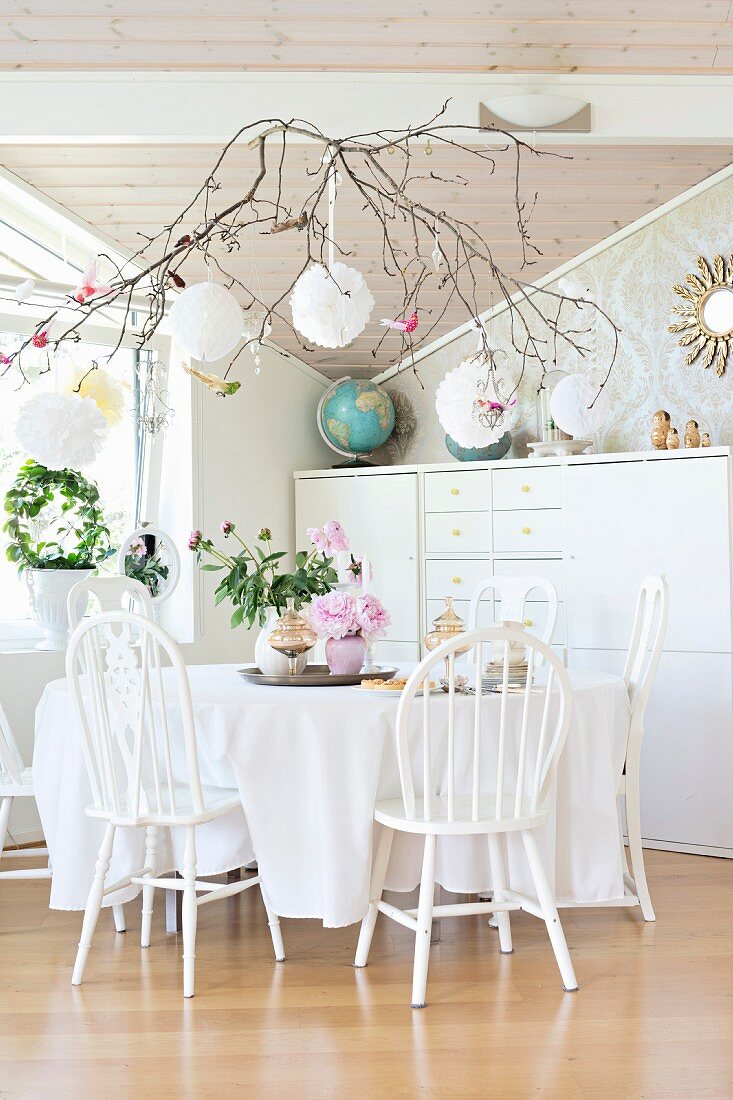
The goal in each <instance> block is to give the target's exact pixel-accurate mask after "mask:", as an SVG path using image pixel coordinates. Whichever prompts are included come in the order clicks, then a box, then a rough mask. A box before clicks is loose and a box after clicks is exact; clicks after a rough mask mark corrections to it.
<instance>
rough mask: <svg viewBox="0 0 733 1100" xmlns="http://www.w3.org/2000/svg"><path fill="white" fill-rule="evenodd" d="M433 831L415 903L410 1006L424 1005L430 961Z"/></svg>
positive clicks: (427, 839)
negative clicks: (415, 915) (415, 916)
mask: <svg viewBox="0 0 733 1100" xmlns="http://www.w3.org/2000/svg"><path fill="white" fill-rule="evenodd" d="M436 841H437V837H436V835H435V833H428V835H427V836H426V837H425V849H424V851H423V859H422V878H421V879H420V900H419V901H418V903H417V933H416V936H415V963H414V966H413V970H412V1007H413V1008H424V1007H425V988H426V986H427V984H428V963H429V961H430V931H431V928H432V924H433V886H434V885H435V845H436Z"/></svg>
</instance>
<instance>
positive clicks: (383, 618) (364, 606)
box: [355, 592, 392, 638]
mask: <svg viewBox="0 0 733 1100" xmlns="http://www.w3.org/2000/svg"><path fill="white" fill-rule="evenodd" d="M355 615H356V621H357V623H358V624H359V628H360V630H361V632H362V634H363V635H364V636H365V637H367V638H382V637H383V636H384V634H385V633H386V630H387V627H388V626H389V624H390V623H391V621H392V620H391V618H390V615H389V612H388V611H387V610H386V608H385V607H384V605H383V604H382V601H381V600H378V599H377V597H376V596H372V595H371V593H369V592H366V593H365V594H364V595H363V596H357V599H356V609H355Z"/></svg>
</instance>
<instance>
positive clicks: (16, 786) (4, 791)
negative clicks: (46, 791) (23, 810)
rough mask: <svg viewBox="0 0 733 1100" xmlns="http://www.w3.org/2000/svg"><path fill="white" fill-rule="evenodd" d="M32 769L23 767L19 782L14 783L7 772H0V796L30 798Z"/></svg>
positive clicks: (31, 793)
mask: <svg viewBox="0 0 733 1100" xmlns="http://www.w3.org/2000/svg"><path fill="white" fill-rule="evenodd" d="M32 797H33V769H32V768H23V771H22V772H21V773H20V783H14V782H13V780H12V779H11V778H10V776H9V775H8V774H7V772H3V773H2V774H0V798H32Z"/></svg>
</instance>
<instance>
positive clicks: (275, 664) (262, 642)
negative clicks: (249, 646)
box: [255, 607, 308, 676]
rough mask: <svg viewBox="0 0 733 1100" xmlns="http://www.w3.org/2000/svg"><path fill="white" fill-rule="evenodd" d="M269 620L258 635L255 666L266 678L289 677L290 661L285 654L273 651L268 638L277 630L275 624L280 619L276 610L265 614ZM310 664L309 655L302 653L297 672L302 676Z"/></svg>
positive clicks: (272, 609) (269, 609) (297, 663)
mask: <svg viewBox="0 0 733 1100" xmlns="http://www.w3.org/2000/svg"><path fill="white" fill-rule="evenodd" d="M265 614H266V616H267V618H266V619H265V625H264V626H263V627H262V629H261V630H260V632H259V634H258V635H257V641H256V642H255V664H256V665H257V667H258V669H259V670H260V672H264V674H265V676H287V675H288V674H289V671H290V669H289V665H288V659H287V657H286V656H285V654H284V653H278V652H277V650H276V649H273V648H272V646H271V645H270V643H269V642H268V640H267V639H268V638H269V636H270V634H271V633H272V631H273V630H274V629H275V623H276V622H277V620H278V619H279V618H280V616H279V614H278V612H277V610H276V608H274V607H268V608H267V611H266V612H265ZM307 662H308V654H307V653H301V654H300V656H299V657H298V658H297V659H296V671H297V673H298V674H300V673H301V672H302V671H303V669H304V668H305V666H306V664H307Z"/></svg>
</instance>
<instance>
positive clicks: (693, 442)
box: [685, 420, 700, 447]
mask: <svg viewBox="0 0 733 1100" xmlns="http://www.w3.org/2000/svg"><path fill="white" fill-rule="evenodd" d="M699 446H700V432H699V430H698V425H697V421H696V420H688V421H687V424H686V425H685V447H699Z"/></svg>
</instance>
